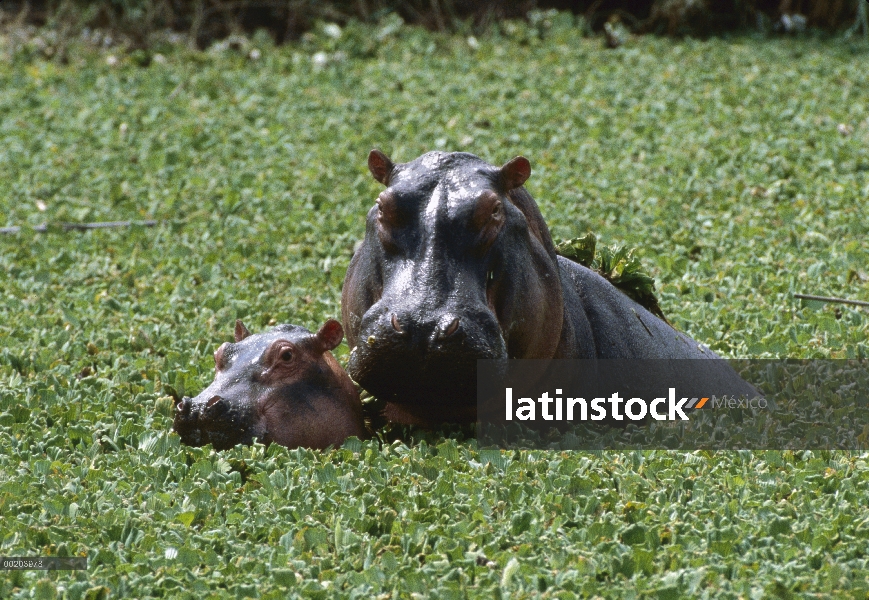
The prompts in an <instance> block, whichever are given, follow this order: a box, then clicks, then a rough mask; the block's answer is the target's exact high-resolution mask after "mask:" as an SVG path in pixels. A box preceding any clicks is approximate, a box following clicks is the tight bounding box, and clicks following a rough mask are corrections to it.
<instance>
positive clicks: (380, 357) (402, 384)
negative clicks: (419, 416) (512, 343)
mask: <svg viewBox="0 0 869 600" xmlns="http://www.w3.org/2000/svg"><path fill="white" fill-rule="evenodd" d="M408 300H409V299H408V298H400V297H393V298H391V299H390V298H386V299H383V300H381V301H380V302H378V303H376V304H375V305H374V306H372V307H371V309H370V310H369V311H368V312H366V313H365V315H364V316H363V318H362V324H361V327H360V330H359V331H360V333H359V338H358V339H359V342H358V344H357V345H356V347H355V348H353V349H352V351H351V354H350V361H349V363H348V365H347V368H348V371H349V373H350V375H351V376H352V377H353V378H354V379H355V380H356V381H357V382H358V383H359V384H360V385H361V386H362V387H364V388H365V389H366V390H368V391H369V392H371V393H372V394H373V395H375V396H377V397H378V398H381V399H383V400H386V401H390V402H397V403H403V402H413V403H418V402H426V403H438V404H439V405H441V406H444V405H467V404H468V403H469V402H474V401H475V398H474V397H469V393H468V392H469V391H471V392H473V391H474V390H475V389H476V377H477V375H476V361H477V359H487V358H504V357H506V356H507V346H506V344H505V342H504V337H503V335H502V333H501V327H500V325H499V324H498V321H497V319H496V318H495V315H493V314H492V313H491V311H489V310H487V309H485V308H483V307H476V308H472V307H470V306H467V305H465V306H461V305H453V306H451V307H449V308H443V309H441V310H429V309H428V307H426V306H425V305H424V304H423V305H422V306H420V305H419V304H414V303H412V302H409V301H408ZM444 374H449V375H448V376H447V377H445V376H444Z"/></svg>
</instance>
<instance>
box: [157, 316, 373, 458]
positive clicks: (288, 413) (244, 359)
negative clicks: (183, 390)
mask: <svg viewBox="0 0 869 600" xmlns="http://www.w3.org/2000/svg"><path fill="white" fill-rule="evenodd" d="M343 338H344V330H343V329H342V328H341V324H340V323H339V322H338V321H335V320H333V319H329V320H328V321H326V323H325V324H324V325H323V326H322V327H320V330H319V331H317V333H314V334H312V333H311V332H310V331H308V330H307V329H305V328H304V327H299V326H298V325H278V326H277V327H275V328H274V329H272V330H271V331H269V332H266V333H258V334H256V335H252V334H251V333H250V332H249V331H248V330H247V328H246V327H245V326H244V324H243V323H242V322H241V321H236V322H235V343H234V344H229V343H226V344H223V345H222V346H220V348H218V349H217V352H215V353H214V364H215V369H214V370H215V376H214V381H213V382H212V383H211V385H209V386H208V387H207V388H205V390H203V391H202V393H200V394H199V395H198V396H196V397H195V398H184V399H182V400H181V401H180V402H179V403H178V404H177V405H176V407H175V423H174V425H173V429H174V430H175V431H176V432H177V433H178V435H180V436H181V441H182V442H183V443H185V444H187V445H189V446H204V445H205V444H211V445H212V446H213V447H214V448H215V449H217V450H223V449H226V448H231V447H233V446H235V445H236V444H250V443H252V441H253V438H257V439H258V440H259V441H260V442H262V443H264V444H268V443H271V442H274V443H276V444H280V445H282V446H287V447H289V448H296V447H299V446H304V447H308V448H326V447H327V446H330V445H332V446H338V445H340V444H341V443H342V442H343V441H344V439H345V438H347V437H349V436H353V435H355V436H358V437H360V438H361V437H364V433H365V426H364V424H363V420H362V405H361V403H360V401H359V393H358V392H357V390H356V386H355V385H354V384H353V382H352V381H351V380H350V377H349V376H348V375H347V373H346V372H345V371H344V369H342V368H341V366H340V365H339V364H338V361H336V360H335V358H334V357H333V356H332V353H331V352H329V351H330V350H332V349H334V348H335V347H336V346H338V344H340V343H341V340H342V339H343Z"/></svg>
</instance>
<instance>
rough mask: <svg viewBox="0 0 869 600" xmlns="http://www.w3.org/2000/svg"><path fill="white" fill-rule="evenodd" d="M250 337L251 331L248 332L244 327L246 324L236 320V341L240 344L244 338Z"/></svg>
mask: <svg viewBox="0 0 869 600" xmlns="http://www.w3.org/2000/svg"><path fill="white" fill-rule="evenodd" d="M249 335H250V331H248V330H247V327H245V326H244V323H242V322H241V319H236V320H235V341H236V342H240V341H241V340H243V339H244V338H246V337H247V336H249Z"/></svg>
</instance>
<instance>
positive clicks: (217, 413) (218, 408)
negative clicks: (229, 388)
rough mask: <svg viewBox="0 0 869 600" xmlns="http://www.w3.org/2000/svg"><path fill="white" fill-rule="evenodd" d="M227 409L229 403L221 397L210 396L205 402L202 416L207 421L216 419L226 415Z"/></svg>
mask: <svg viewBox="0 0 869 600" xmlns="http://www.w3.org/2000/svg"><path fill="white" fill-rule="evenodd" d="M229 409H230V405H229V401H227V400H226V399H225V398H223V397H221V396H212V397H211V398H209V399H208V400H207V401H206V402H205V406H204V407H203V409H202V414H203V415H204V416H206V417H207V418H209V419H217V418H220V417H223V416H224V415H226V414H227V413H228V412H229Z"/></svg>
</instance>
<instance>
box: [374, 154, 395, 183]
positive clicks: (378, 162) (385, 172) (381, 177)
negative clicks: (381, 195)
mask: <svg viewBox="0 0 869 600" xmlns="http://www.w3.org/2000/svg"><path fill="white" fill-rule="evenodd" d="M394 166H395V165H394V164H392V161H391V160H389V157H388V156H386V155H385V154H384V153H383V152H381V151H380V150H378V149H377V148H375V149H374V150H372V151H371V153H370V154H369V155H368V170H369V171H371V174H372V175H374V179H376V180H377V181H379V182H380V183H382V184H383V185H389V176H390V175H391V174H392V168H393V167H394Z"/></svg>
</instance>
